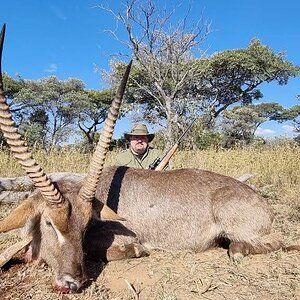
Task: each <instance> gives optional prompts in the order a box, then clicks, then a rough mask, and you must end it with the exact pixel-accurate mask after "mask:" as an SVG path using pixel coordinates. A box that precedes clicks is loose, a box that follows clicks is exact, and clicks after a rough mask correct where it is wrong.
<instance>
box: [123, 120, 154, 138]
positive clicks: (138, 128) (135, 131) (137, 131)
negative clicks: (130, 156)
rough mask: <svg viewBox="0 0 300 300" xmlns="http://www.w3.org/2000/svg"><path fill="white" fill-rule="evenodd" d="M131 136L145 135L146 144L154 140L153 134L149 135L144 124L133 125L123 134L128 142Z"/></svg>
mask: <svg viewBox="0 0 300 300" xmlns="http://www.w3.org/2000/svg"><path fill="white" fill-rule="evenodd" d="M132 135H146V136H147V137H148V142H151V141H152V140H153V139H154V133H149V131H148V128H147V126H146V125H145V124H135V125H134V126H133V128H132V129H131V131H130V132H128V133H125V134H124V136H125V139H127V140H129V138H130V137H131V136H132Z"/></svg>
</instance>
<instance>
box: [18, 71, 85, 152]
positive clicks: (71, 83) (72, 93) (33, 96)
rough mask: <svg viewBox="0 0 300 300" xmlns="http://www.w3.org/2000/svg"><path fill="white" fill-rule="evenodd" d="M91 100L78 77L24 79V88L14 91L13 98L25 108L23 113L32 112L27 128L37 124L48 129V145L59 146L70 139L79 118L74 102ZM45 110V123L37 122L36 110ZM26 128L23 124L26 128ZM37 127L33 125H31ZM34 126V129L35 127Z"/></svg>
mask: <svg viewBox="0 0 300 300" xmlns="http://www.w3.org/2000/svg"><path fill="white" fill-rule="evenodd" d="M79 99H80V101H83V102H84V101H88V96H87V94H86V92H85V91H84V83H83V82H82V81H81V80H79V79H75V78H69V79H67V80H59V79H58V78H56V77H55V76H51V77H47V78H42V79H40V80H36V81H34V80H25V81H24V85H23V87H22V88H21V89H20V90H19V91H18V92H17V93H15V94H14V100H15V101H16V102H17V103H19V104H21V105H22V106H23V108H24V107H26V109H23V110H22V115H23V116H24V115H25V113H26V112H27V114H28V115H29V118H27V122H24V120H23V122H21V123H25V124H24V126H25V127H26V129H28V128H29V127H30V125H32V123H35V125H39V126H40V130H41V131H43V132H45V139H46V142H45V147H50V148H51V147H53V146H57V145H59V144H61V143H63V142H67V141H68V139H69V138H70V137H71V136H72V135H71V134H70V133H71V132H72V131H73V130H74V128H73V124H74V121H75V119H76V118H77V117H78V107H77V106H76V105H73V104H74V101H77V102H78V101H79ZM37 111H39V112H41V113H42V112H43V114H44V115H46V116H45V118H44V119H43V120H44V122H37V118H36V117H35V114H36V112H37ZM25 127H23V128H24V129H25ZM32 128H34V126H33V127H32ZM36 129H37V128H36V126H35V130H36Z"/></svg>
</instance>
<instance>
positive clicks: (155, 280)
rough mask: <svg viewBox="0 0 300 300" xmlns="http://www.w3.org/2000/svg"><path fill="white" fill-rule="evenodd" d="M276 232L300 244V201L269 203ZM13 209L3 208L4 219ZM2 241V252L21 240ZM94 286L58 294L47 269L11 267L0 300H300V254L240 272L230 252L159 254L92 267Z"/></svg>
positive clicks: (250, 262)
mask: <svg viewBox="0 0 300 300" xmlns="http://www.w3.org/2000/svg"><path fill="white" fill-rule="evenodd" d="M269 200H270V202H271V205H272V207H273V208H274V211H275V214H276V221H275V224H274V229H275V231H277V232H278V233H280V234H282V235H283V239H284V241H285V242H286V243H288V244H289V243H292V241H296V240H298V242H299V240H300V228H299V221H300V203H299V198H298V197H295V198H294V199H284V198H281V200H278V199H269ZM10 209H11V207H10V206H8V205H1V206H0V212H1V213H0V214H1V215H4V214H6V212H7V211H8V210H10ZM17 234H18V233H17V232H14V233H6V234H1V235H0V251H3V250H4V249H5V248H7V247H8V246H9V245H11V244H13V243H14V242H15V241H16V240H17V239H18V235H17ZM87 267H88V272H89V276H90V278H91V281H90V283H89V284H88V286H87V287H85V289H84V290H83V291H81V293H78V294H58V293H57V292H56V291H54V290H53V288H52V280H53V277H52V273H51V270H50V269H49V268H48V267H47V266H45V265H37V264H35V263H31V264H27V265H25V264H22V263H20V262H19V261H18V260H16V259H15V260H14V261H12V262H10V263H8V264H7V265H6V266H5V267H4V268H3V269H2V270H1V271H0V272H1V273H0V295H1V297H0V299H14V300H15V299H39V300H40V299H43V300H46V299H63V300H65V299H85V300H88V299H141V300H145V299H163V300H175V299H191V300H192V299H213V300H219V299H231V300H234V299H238V300H240V299H247V300H248V299H260V300H265V299H274V300H275V299H278V300H285V299H286V300H291V299H300V252H297V251H291V252H283V251H281V250H280V251H277V252H273V253H270V254H264V255H255V256H250V257H246V258H245V259H244V260H243V262H242V263H241V264H240V265H238V266H236V265H234V264H233V263H232V262H231V261H230V260H229V258H228V255H227V250H226V249H221V248H218V249H212V250H208V251H206V252H204V253H192V252H188V251H179V252H172V253H171V252H163V251H157V252H154V253H152V254H151V255H150V256H149V257H143V258H139V259H131V260H124V261H116V262H110V263H108V264H107V265H104V264H103V263H101V262H93V261H87Z"/></svg>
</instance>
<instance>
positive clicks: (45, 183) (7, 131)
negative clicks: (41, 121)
mask: <svg viewBox="0 0 300 300" xmlns="http://www.w3.org/2000/svg"><path fill="white" fill-rule="evenodd" d="M4 36H5V24H4V25H3V27H2V30H1V34H0V128H1V130H2V132H3V135H4V137H5V138H6V141H7V144H8V145H9V146H10V149H11V151H12V153H13V155H14V156H15V157H16V159H17V160H18V162H19V163H20V164H21V166H22V168H23V169H24V170H25V172H26V173H27V175H28V176H29V178H30V179H31V180H32V181H33V183H34V186H35V187H36V188H38V189H39V190H40V191H41V193H42V195H43V196H44V198H45V199H46V200H47V202H48V203H49V204H56V205H57V204H61V203H62V202H63V197H62V196H61V194H60V192H59V191H58V190H57V189H56V188H55V186H54V185H53V183H52V182H51V181H50V179H49V178H48V177H47V175H46V174H45V173H44V171H43V170H42V168H41V167H40V166H39V165H38V164H37V162H36V161H35V159H34V158H33V157H32V154H31V152H30V151H29V150H28V148H27V146H26V145H25V142H24V141H23V140H22V137H21V135H20V134H19V133H18V130H17V127H16V125H15V123H14V121H13V119H12V115H11V113H10V111H9V106H8V105H7V103H6V100H5V95H4V88H3V79H2V69H1V60H2V49H3V43H4Z"/></svg>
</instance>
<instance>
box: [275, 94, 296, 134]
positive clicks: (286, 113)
mask: <svg viewBox="0 0 300 300" xmlns="http://www.w3.org/2000/svg"><path fill="white" fill-rule="evenodd" d="M297 98H298V99H299V100H300V95H298V96H297ZM275 120H277V121H279V122H285V121H292V124H293V126H294V130H295V132H296V133H299V134H298V136H297V137H296V140H300V105H299V104H297V105H294V106H292V107H290V108H288V109H285V110H283V111H282V112H281V113H280V114H278V115H277V116H276V117H275Z"/></svg>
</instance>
